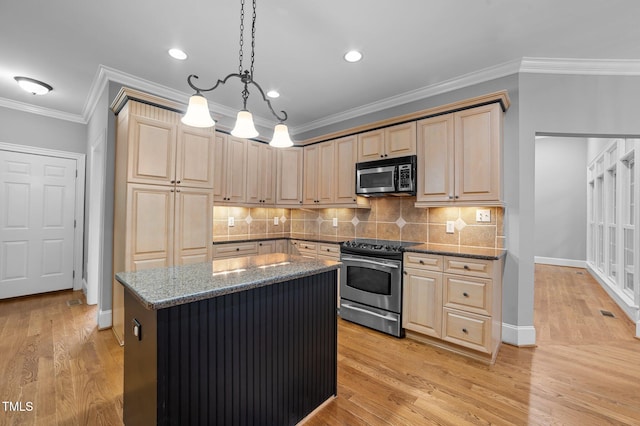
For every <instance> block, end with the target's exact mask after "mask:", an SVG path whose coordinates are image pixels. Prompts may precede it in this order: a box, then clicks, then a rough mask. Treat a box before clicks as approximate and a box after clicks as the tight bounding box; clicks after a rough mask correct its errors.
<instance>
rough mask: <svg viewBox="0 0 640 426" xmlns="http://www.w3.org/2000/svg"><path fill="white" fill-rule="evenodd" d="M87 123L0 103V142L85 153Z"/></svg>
mask: <svg viewBox="0 0 640 426" xmlns="http://www.w3.org/2000/svg"><path fill="white" fill-rule="evenodd" d="M86 137H87V126H86V125H85V124H81V123H75V122H72V121H66V120H59V119H57V118H51V117H46V116H43V115H39V114H32V113H29V112H23V111H18V110H15V109H10V108H4V107H0V142H5V143H12V144H16V145H26V146H35V147H38V148H46V149H55V150H58V151H67V152H79V153H82V154H86V152H87V151H86V149H87V142H86Z"/></svg>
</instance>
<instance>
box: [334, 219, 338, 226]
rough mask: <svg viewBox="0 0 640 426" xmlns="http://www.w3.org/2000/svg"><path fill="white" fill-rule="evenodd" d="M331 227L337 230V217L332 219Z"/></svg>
mask: <svg viewBox="0 0 640 426" xmlns="http://www.w3.org/2000/svg"><path fill="white" fill-rule="evenodd" d="M333 227H334V228H337V227H338V218H337V217H334V218H333Z"/></svg>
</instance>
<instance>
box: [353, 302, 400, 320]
mask: <svg viewBox="0 0 640 426" xmlns="http://www.w3.org/2000/svg"><path fill="white" fill-rule="evenodd" d="M340 308H347V309H351V310H354V311H358V312H364V313H365V314H369V315H373V316H375V317H378V318H382V319H385V320H388V321H393V322H398V319H397V318H394V317H392V316H389V315H380V314H379V313H376V312H371V311H368V310H366V309H362V308H358V307H357V306H353V305H349V304H346V303H345V304H340Z"/></svg>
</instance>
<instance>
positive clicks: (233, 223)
mask: <svg viewBox="0 0 640 426" xmlns="http://www.w3.org/2000/svg"><path fill="white" fill-rule="evenodd" d="M227 226H236V218H235V217H233V216H229V218H228V219H227Z"/></svg>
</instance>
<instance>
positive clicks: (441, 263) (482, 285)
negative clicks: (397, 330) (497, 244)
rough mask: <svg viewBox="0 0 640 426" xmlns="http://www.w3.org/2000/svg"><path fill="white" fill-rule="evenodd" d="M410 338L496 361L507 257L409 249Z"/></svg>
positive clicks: (406, 308)
mask: <svg viewBox="0 0 640 426" xmlns="http://www.w3.org/2000/svg"><path fill="white" fill-rule="evenodd" d="M403 290H404V294H403V311H402V315H403V318H402V326H403V327H404V329H405V333H406V335H407V337H409V338H414V339H416V340H420V341H423V342H426V343H429V344H432V345H435V346H439V347H443V348H446V349H449V350H452V351H454V352H458V353H460V354H463V355H467V356H470V357H473V358H476V359H479V360H482V361H484V362H488V363H494V362H495V358H496V356H497V353H498V350H499V348H500V343H501V341H502V260H501V259H497V260H488V259H476V258H463V257H454V256H442V255H434V254H422V253H412V252H406V253H405V254H404V278H403Z"/></svg>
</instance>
